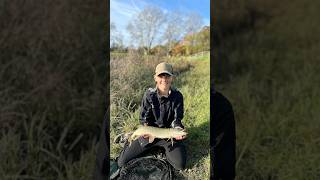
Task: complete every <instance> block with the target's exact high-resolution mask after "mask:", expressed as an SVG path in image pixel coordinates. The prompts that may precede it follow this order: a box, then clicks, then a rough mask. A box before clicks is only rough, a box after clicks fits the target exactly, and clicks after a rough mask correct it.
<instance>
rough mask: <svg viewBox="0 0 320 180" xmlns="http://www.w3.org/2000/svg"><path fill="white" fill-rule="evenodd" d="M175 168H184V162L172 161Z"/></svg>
mask: <svg viewBox="0 0 320 180" xmlns="http://www.w3.org/2000/svg"><path fill="white" fill-rule="evenodd" d="M171 165H172V166H173V168H174V169H176V170H184V169H185V168H186V163H185V162H174V163H172V164H171Z"/></svg>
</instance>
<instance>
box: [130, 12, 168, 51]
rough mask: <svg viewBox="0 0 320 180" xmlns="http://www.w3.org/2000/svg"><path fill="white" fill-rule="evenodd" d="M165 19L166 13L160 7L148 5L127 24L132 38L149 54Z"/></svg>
mask: <svg viewBox="0 0 320 180" xmlns="http://www.w3.org/2000/svg"><path fill="white" fill-rule="evenodd" d="M165 20H166V19H165V15H164V13H163V11H162V10H161V9H160V8H158V7H154V6H146V7H145V8H144V9H143V10H142V11H141V12H140V13H138V14H137V16H136V17H134V18H133V19H132V20H131V22H129V24H128V26H127V30H128V32H129V33H130V35H131V40H133V41H136V43H137V44H138V46H139V47H142V48H144V49H145V53H147V54H149V53H150V49H151V47H152V45H153V43H154V42H155V40H156V38H157V37H159V32H160V29H161V27H162V25H163V23H164V22H165Z"/></svg>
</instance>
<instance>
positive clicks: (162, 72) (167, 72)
mask: <svg viewBox="0 0 320 180" xmlns="http://www.w3.org/2000/svg"><path fill="white" fill-rule="evenodd" d="M159 74H169V75H170V76H173V74H172V73H170V72H169V71H161V72H158V73H157V74H156V76H159Z"/></svg>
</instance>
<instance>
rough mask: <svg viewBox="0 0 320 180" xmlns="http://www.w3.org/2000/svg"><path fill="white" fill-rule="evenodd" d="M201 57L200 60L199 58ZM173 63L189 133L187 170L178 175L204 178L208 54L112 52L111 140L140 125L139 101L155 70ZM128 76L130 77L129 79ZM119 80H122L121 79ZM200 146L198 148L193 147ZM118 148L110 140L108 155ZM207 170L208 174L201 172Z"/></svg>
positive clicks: (185, 123) (116, 152)
mask: <svg viewBox="0 0 320 180" xmlns="http://www.w3.org/2000/svg"><path fill="white" fill-rule="evenodd" d="M201 59H202V60H201ZM162 61H166V62H169V63H172V64H173V67H174V71H175V74H176V75H177V77H176V79H175V81H174V83H173V85H174V86H175V87H177V88H178V89H179V90H180V91H181V92H182V94H183V96H184V103H185V117H184V119H183V124H184V125H185V126H186V128H187V131H188V133H189V135H188V139H187V140H186V144H187V150H188V154H187V155H188V160H187V170H185V171H183V172H181V173H180V174H177V178H179V177H180V178H189V179H199V178H200V179H203V178H204V179H206V178H208V177H209V174H208V173H209V163H210V157H209V151H208V150H209V83H210V76H209V74H210V73H209V55H208V54H207V55H206V56H204V57H198V58H194V57H193V58H189V57H178V58H177V57H173V58H167V57H155V56H145V57H142V56H139V55H137V54H128V55H127V56H126V57H125V58H124V57H119V56H117V55H116V54H114V55H112V62H113V63H112V64H111V84H112V86H111V92H112V93H111V96H112V97H114V98H113V101H112V104H111V107H112V108H111V128H110V132H111V135H110V137H111V139H110V141H111V142H112V140H113V138H114V137H115V135H116V134H118V133H121V132H130V131H132V130H134V129H135V128H136V127H137V125H138V124H139V112H140V102H141V99H142V96H143V94H144V92H145V91H146V89H147V88H149V87H154V86H155V83H154V80H153V74H154V69H155V67H156V65H157V64H158V63H159V62H162ZM129 77H130V78H129ZM120 79H121V80H120ZM194 147H201V148H194ZM121 149H122V148H121V147H120V146H119V145H117V144H113V143H111V158H114V157H117V156H118V155H119V153H120V151H121ZM203 169H207V171H206V172H207V173H203Z"/></svg>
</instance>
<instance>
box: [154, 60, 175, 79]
mask: <svg viewBox="0 0 320 180" xmlns="http://www.w3.org/2000/svg"><path fill="white" fill-rule="evenodd" d="M162 73H166V74H169V75H170V76H173V68H172V65H171V64H168V63H166V62H162V63H160V64H158V65H157V67H156V76H158V75H159V74H162Z"/></svg>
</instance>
